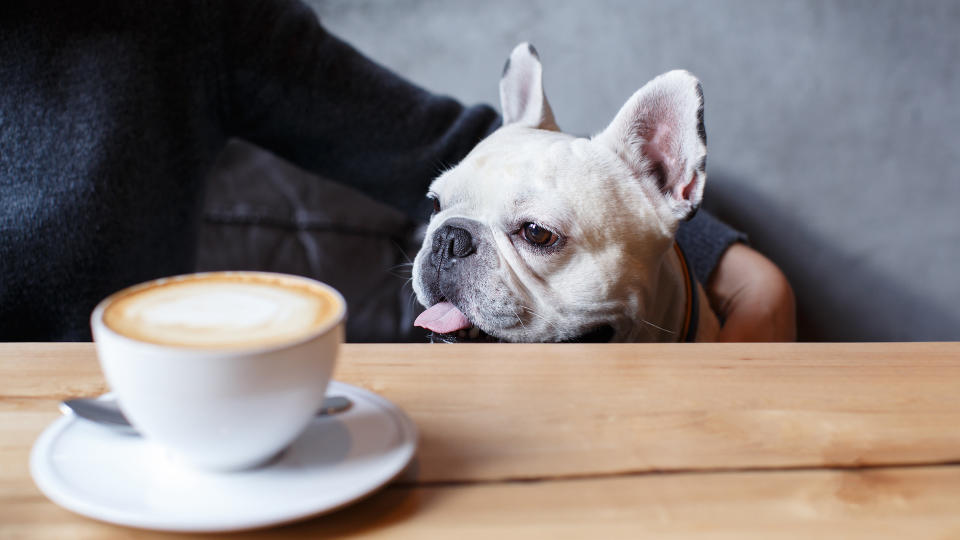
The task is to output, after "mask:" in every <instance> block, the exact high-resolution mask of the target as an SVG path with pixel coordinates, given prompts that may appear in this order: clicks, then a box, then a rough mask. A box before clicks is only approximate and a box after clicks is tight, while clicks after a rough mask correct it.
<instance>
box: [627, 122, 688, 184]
mask: <svg viewBox="0 0 960 540" xmlns="http://www.w3.org/2000/svg"><path fill="white" fill-rule="evenodd" d="M638 133H639V135H640V136H641V137H642V138H643V140H644V141H645V142H644V144H643V155H644V157H645V158H646V161H647V168H648V172H650V173H652V174H653V175H654V176H656V178H657V183H658V184H659V186H660V189H661V190H663V191H664V192H674V191H675V188H676V187H677V186H676V181H677V180H679V179H675V178H672V176H673V175H674V174H676V171H677V159H676V156H674V155H673V152H672V151H671V150H673V149H672V148H671V146H672V143H673V141H672V139H671V135H672V133H671V129H670V125H669V123H668V122H666V121H665V119H664V118H662V117H657V118H656V121H655V122H654V123H653V124H652V125H650V124H647V125H644V126H642V127H640V129H638ZM684 191H685V189H684Z"/></svg>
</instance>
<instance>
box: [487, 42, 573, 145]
mask: <svg viewBox="0 0 960 540" xmlns="http://www.w3.org/2000/svg"><path fill="white" fill-rule="evenodd" d="M500 109H501V111H502V112H503V124H504V125H507V124H520V125H522V126H527V127H532V128H539V129H550V130H554V131H559V129H560V128H558V127H557V122H556V121H555V120H554V119H553V111H552V110H550V104H549V103H547V96H546V95H544V93H543V67H542V66H541V65H540V56H539V55H538V54H537V50H536V49H534V48H533V45H530V44H529V43H521V44H519V45H517V46H516V47H514V49H513V52H511V53H510V58H507V63H506V64H504V66H503V75H502V76H501V78H500Z"/></svg>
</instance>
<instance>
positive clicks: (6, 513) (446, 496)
mask: <svg viewBox="0 0 960 540" xmlns="http://www.w3.org/2000/svg"><path fill="white" fill-rule="evenodd" d="M2 503H3V504H2V506H0V537H2V538H4V539H5V540H12V539H17V538H24V539H27V538H30V539H33V538H70V539H72V540H86V539H89V540H113V539H121V538H138V539H154V538H167V537H170V538H175V539H186V538H197V539H204V538H210V536H209V535H180V534H178V535H166V534H163V533H153V532H146V531H135V530H133V529H127V528H124V527H117V526H113V525H108V524H104V523H100V522H97V521H93V520H89V519H85V518H81V517H78V516H75V515H73V514H71V513H69V512H67V511H66V510H62V509H60V508H58V507H56V506H54V505H53V503H50V502H48V501H46V500H45V499H42V498H39V497H33V498H22V499H16V500H12V501H11V500H9V499H7V500H3V501H2ZM957 508H960V469H958V468H957V467H931V468H918V469H880V470H870V471H850V472H847V471H843V472H841V471H789V472H775V471H768V472H747V473H693V474H652V475H640V476H628V477H616V478H602V479H581V480H562V481H552V482H532V483H525V482H521V483H493V484H479V485H478V484H474V485H463V486H450V487H424V488H417V487H388V488H386V489H385V490H382V491H380V492H379V493H377V494H375V495H374V496H372V497H370V498H368V499H366V500H364V501H361V502H360V503H358V504H356V505H353V506H350V507H348V508H345V509H343V510H341V511H339V512H335V513H333V514H329V515H326V516H320V517H318V518H315V519H312V520H308V521H304V522H301V523H296V524H292V525H288V526H285V527H280V528H274V529H270V530H265V531H251V532H246V533H241V534H237V535H234V537H236V538H251V539H253V538H279V539H283V538H390V539H400V540H402V539H406V538H410V539H430V538H440V539H448V538H458V539H460V538H464V539H468V538H482V539H490V538H524V539H537V538H543V539H563V538H576V539H582V538H644V537H652V538H710V539H714V538H736V539H749V538H757V539H777V538H802V539H808V538H844V539H852V538H869V539H879V538H896V539H902V538H918V539H919V538H944V539H947V538H958V537H960V512H957Z"/></svg>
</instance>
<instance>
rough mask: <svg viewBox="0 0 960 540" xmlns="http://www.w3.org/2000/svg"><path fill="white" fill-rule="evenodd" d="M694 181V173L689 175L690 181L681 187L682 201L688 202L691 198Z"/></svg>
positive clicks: (695, 176)
mask: <svg viewBox="0 0 960 540" xmlns="http://www.w3.org/2000/svg"><path fill="white" fill-rule="evenodd" d="M696 179H697V173H696V172H694V173H693V174H691V175H690V181H688V182H687V185H685V186H683V192H682V193H681V196H682V197H683V198H682V200H684V201H689V200H690V199H691V198H693V186H695V185H696V184H695V183H694V181H695V180H696Z"/></svg>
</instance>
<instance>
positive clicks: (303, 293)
mask: <svg viewBox="0 0 960 540" xmlns="http://www.w3.org/2000/svg"><path fill="white" fill-rule="evenodd" d="M340 308H341V306H340V301H339V299H338V298H336V297H335V296H334V295H333V294H331V293H330V292H328V291H326V290H325V289H323V288H321V287H319V286H316V285H313V284H311V283H309V282H305V281H300V280H296V279H291V278H283V277H281V276H270V275H265V274H245V273H216V274H202V275H196V276H188V277H185V278H174V279H170V280H165V281H160V282H155V283H154V284H152V285H147V286H143V287H136V288H134V289H131V290H130V291H128V292H121V293H120V294H119V296H118V297H117V298H115V299H113V300H112V301H111V302H110V303H109V305H108V306H107V307H106V309H105V310H104V313H103V322H104V323H105V324H106V325H107V326H108V327H109V328H110V329H112V330H113V331H115V332H117V333H119V334H122V335H124V336H127V337H129V338H133V339H136V340H138V341H146V342H149V343H156V344H160V345H173V346H182V347H198V348H242V347H257V346H270V345H278V344H282V343H289V342H293V341H296V340H297V339H299V338H303V337H306V336H307V335H309V334H311V333H313V332H314V331H317V330H319V329H320V327H322V326H323V325H324V324H326V323H327V322H329V321H330V320H331V319H332V318H333V317H336V316H337V314H338V313H339V311H340Z"/></svg>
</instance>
